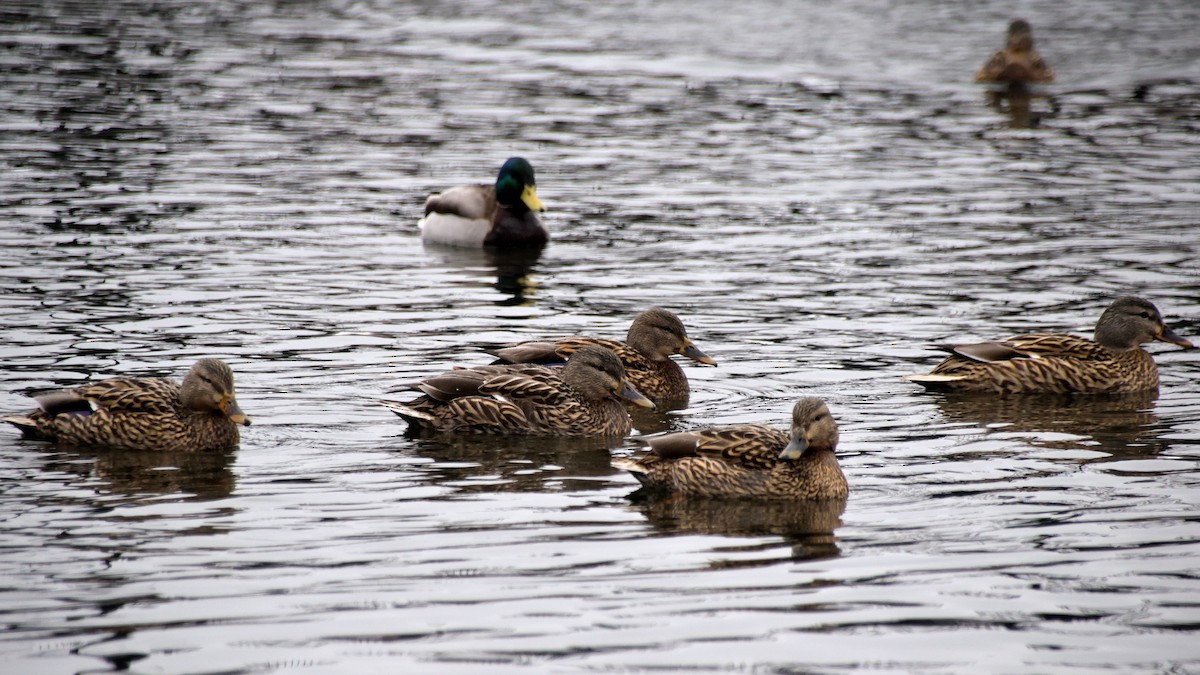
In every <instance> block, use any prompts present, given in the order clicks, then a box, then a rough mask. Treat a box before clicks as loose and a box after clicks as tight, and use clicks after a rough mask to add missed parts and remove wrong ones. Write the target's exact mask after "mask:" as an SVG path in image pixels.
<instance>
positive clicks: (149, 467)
mask: <svg viewBox="0 0 1200 675" xmlns="http://www.w3.org/2000/svg"><path fill="white" fill-rule="evenodd" d="M48 454H49V455H50V459H49V460H48V461H47V462H46V471H48V472H64V473H68V474H75V475H78V476H79V477H80V478H85V479H98V480H99V481H101V485H100V486H98V487H96V489H95V492H97V493H100V494H106V493H111V494H120V495H127V496H129V497H141V496H145V495H177V496H179V497H181V498H183V499H187V500H188V501H211V500H216V499H224V498H225V497H228V496H229V495H230V494H232V493H233V488H234V477H233V471H232V470H231V468H230V467H231V465H232V463H233V458H234V454H235V453H234V452H232V451H226V452H162V451H157V450H156V451H145V450H78V451H75V450H68V451H56V452H53V453H48Z"/></svg>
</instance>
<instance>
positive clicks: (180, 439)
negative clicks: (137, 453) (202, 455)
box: [4, 359, 250, 452]
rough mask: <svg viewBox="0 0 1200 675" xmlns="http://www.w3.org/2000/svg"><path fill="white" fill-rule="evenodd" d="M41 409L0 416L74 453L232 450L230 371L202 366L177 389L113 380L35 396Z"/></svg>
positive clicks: (157, 382) (156, 381)
mask: <svg viewBox="0 0 1200 675" xmlns="http://www.w3.org/2000/svg"><path fill="white" fill-rule="evenodd" d="M35 400H36V401H37V403H38V406H39V408H38V409H37V410H34V411H33V412H30V413H29V414H27V415H14V416H11V417H5V418H4V421H5V422H8V423H10V424H12V425H13V426H15V427H17V428H18V429H20V430H21V432H22V434H24V436H25V437H26V438H34V439H38V440H46V441H52V442H56V443H59V444H62V445H67V446H74V447H100V448H111V449H119V450H150V451H163V452H204V451H215V450H225V449H229V448H232V447H234V446H236V445H237V444H238V440H239V434H238V425H243V424H244V425H248V424H250V419H249V418H248V417H246V415H245V413H243V412H242V409H241V408H239V407H238V404H237V398H236V396H235V394H234V391H233V371H232V370H230V368H229V366H228V365H226V364H225V362H224V361H221V360H218V359H200V360H199V361H197V362H196V364H195V365H193V366H192V368H191V370H189V371H188V373H187V376H186V377H184V378H183V384H182V385H179V384H176V383H175V382H174V381H172V380H167V379H160V378H130V377H118V378H113V379H110V380H102V381H100V382H92V383H90V384H85V385H83V386H80V387H75V388H74V389H65V390H62V391H55V392H50V393H47V394H43V395H41V396H38V397H36V399H35Z"/></svg>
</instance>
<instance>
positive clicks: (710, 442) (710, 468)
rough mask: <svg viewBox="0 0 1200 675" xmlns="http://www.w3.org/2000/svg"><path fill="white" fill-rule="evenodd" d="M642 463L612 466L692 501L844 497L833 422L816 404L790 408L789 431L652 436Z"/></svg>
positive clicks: (749, 428)
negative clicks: (695, 498) (692, 498)
mask: <svg viewBox="0 0 1200 675" xmlns="http://www.w3.org/2000/svg"><path fill="white" fill-rule="evenodd" d="M648 442H649V444H650V452H649V453H647V454H646V455H645V456H643V457H642V458H641V459H639V460H636V461H634V460H629V459H615V460H613V462H612V464H613V466H615V467H616V468H618V469H625V470H626V471H629V472H630V473H632V474H633V475H634V477H635V478H637V479H638V480H639V481H640V482H641V483H642V484H643V485H646V486H647V487H652V488H663V489H666V490H669V491H671V492H676V493H681V494H683V495H688V496H696V497H719V498H736V497H744V498H757V499H844V498H845V497H846V495H847V494H849V487H848V486H847V485H846V476H845V475H844V474H842V469H841V467H839V466H838V461H837V456H836V455H835V454H834V452H835V451H836V450H837V442H838V430H837V423H836V422H835V421H834V420H833V416H832V415H830V414H829V408H828V407H827V406H826V405H825V402H824V401H822V400H821V399H819V398H813V397H806V398H802V399H800V400H799V401H797V402H796V405H795V407H794V408H792V428H791V432H790V433H788V432H783V431H779V430H777V429H772V428H771V427H767V426H761V425H757V424H754V425H745V426H736V427H722V428H713V429H702V430H699V431H685V432H682V433H674V434H667V435H666V436H659V437H658V438H652V439H650V440H649V441H648Z"/></svg>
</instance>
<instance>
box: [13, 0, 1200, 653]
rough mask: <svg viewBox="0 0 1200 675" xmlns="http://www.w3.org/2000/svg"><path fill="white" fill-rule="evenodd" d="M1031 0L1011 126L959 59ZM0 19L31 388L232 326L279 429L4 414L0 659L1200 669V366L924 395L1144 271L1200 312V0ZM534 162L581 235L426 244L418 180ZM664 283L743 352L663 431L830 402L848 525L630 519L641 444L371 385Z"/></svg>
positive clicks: (1158, 287)
mask: <svg viewBox="0 0 1200 675" xmlns="http://www.w3.org/2000/svg"><path fill="white" fill-rule="evenodd" d="M1014 15H1022V16H1025V17H1026V18H1028V19H1030V20H1031V21H1032V23H1033V25H1034V27H1035V30H1036V31H1037V32H1036V34H1037V36H1038V39H1039V47H1040V49H1041V51H1042V54H1043V55H1044V56H1045V58H1046V59H1047V60H1048V61H1049V62H1050V63H1051V65H1052V66H1053V67H1054V68H1055V70H1056V71H1057V74H1058V77H1059V83H1058V84H1056V85H1051V86H1049V87H1047V88H1046V89H1045V90H1044V91H1043V92H1041V93H1042V94H1044V95H1043V96H1040V97H1038V98H1035V99H1033V100H1032V101H1030V102H1029V104H1030V105H1029V109H1028V110H1027V111H1025V112H1023V113H1022V114H1019V115H1016V114H1010V110H1008V108H1005V107H1003V106H1001V107H993V106H990V105H989V104H988V102H987V100H985V96H984V92H982V91H981V90H980V89H979V88H978V87H977V86H975V85H973V84H971V83H970V81H969V80H970V76H971V74H972V73H973V71H974V69H975V68H976V67H977V66H978V65H979V64H980V63H982V61H983V60H984V59H985V58H986V57H987V56H988V55H989V54H990V53H991V52H992V50H993V49H995V48H996V47H997V46H999V44H1000V42H1001V41H1002V35H1003V31H1004V27H1005V25H1006V24H1007V22H1008V20H1009V19H1010V18H1012V17H1013V16H1014ZM0 16H2V17H3V22H2V23H0V59H2V60H3V66H2V68H0V93H2V96H0V166H3V167H4V170H3V171H2V172H0V289H2V291H3V292H2V293H0V331H2V335H3V341H2V343H0V359H2V361H3V364H4V367H3V369H0V411H4V412H18V411H22V410H25V409H28V407H29V405H30V401H29V399H28V397H27V395H28V394H30V393H31V392H34V391H37V390H39V389H46V388H52V387H60V386H69V385H73V384H76V383H79V382H82V381H84V380H86V379H89V378H92V377H99V376H111V375H122V374H123V375H170V376H174V377H181V376H182V374H183V372H184V371H185V370H186V369H187V367H188V366H189V365H190V364H191V363H192V362H193V361H194V360H195V359H197V358H198V357H200V356H217V357H221V358H225V359H226V360H228V361H229V362H230V363H231V364H232V366H233V368H234V370H235V372H236V374H237V385H238V398H239V401H240V402H241V405H242V408H243V409H244V410H245V411H246V412H247V414H249V415H250V416H251V417H252V418H253V420H254V425H253V426H252V427H249V428H248V429H246V430H245V431H244V433H243V440H242V443H241V447H240V448H239V449H238V450H237V451H235V452H231V453H229V454H227V455H217V456H190V455H184V456H163V455H158V454H154V455H143V454H138V453H111V452H108V453H105V452H94V453H85V452H71V451H65V450H57V449H55V448H53V447H50V446H47V445H45V444H39V443H33V442H27V441H20V440H18V438H17V434H16V433H15V431H12V430H5V431H3V432H0V505H2V506H0V512H2V513H3V514H4V515H2V516H0V521H2V522H3V527H2V530H0V541H2V542H3V544H2V546H0V578H2V579H3V582H2V583H0V618H2V620H3V625H4V627H5V630H4V633H3V635H0V657H2V658H3V661H4V662H5V663H6V666H5V671H6V672H12V673H63V672H79V673H95V672H109V671H116V670H129V671H132V672H138V673H200V672H205V673H263V672H305V673H348V672H354V673H366V672H398V671H403V672H489V673H504V672H641V671H662V670H667V671H671V670H699V671H713V672H730V671H742V672H747V671H752V672H838V671H856V670H875V671H879V672H922V673H961V672H983V671H991V672H1039V673H1051V672H1053V673H1073V672H1078V673H1094V672H1097V671H1112V672H1149V671H1155V672H1192V671H1196V670H1200V651H1197V649H1196V647H1195V644H1194V643H1195V631H1196V630H1197V629H1198V628H1200V567H1198V565H1197V562H1196V561H1197V560H1200V541H1198V540H1200V517H1198V510H1197V505H1198V503H1200V470H1198V467H1197V461H1198V460H1200V352H1195V351H1191V352H1189V351H1183V350H1179V349H1176V348H1174V347H1171V346H1169V345H1164V344H1161V343H1158V344H1156V345H1152V346H1150V347H1149V349H1150V351H1152V352H1153V353H1154V354H1155V356H1156V359H1157V361H1158V363H1159V366H1160V369H1161V374H1162V386H1161V389H1160V391H1159V392H1158V394H1157V396H1152V395H1148V396H1141V397H1133V398H1125V399H1115V400H1114V399H1097V400H1090V399H1089V400H1075V401H1071V400H1066V401H1063V400H1057V401H1054V400H1052V401H1045V400H1028V399H1018V400H1007V401H999V402H997V401H986V400H985V401H980V400H969V399H967V400H964V399H962V398H955V397H948V396H944V395H937V394H929V393H925V392H923V391H921V390H920V389H919V387H917V386H916V385H913V384H911V383H908V382H905V381H904V380H903V379H902V376H903V375H904V374H907V373H912V372H919V371H924V370H928V369H929V368H930V367H932V366H933V365H934V364H935V363H936V362H937V360H938V358H939V357H938V356H937V353H936V352H935V351H934V350H932V349H931V348H930V347H929V345H930V344H931V343H936V342H942V341H947V340H971V339H984V338H989V337H1001V336H1004V335H1008V334H1012V333H1015V332H1021V331H1028V330H1042V329H1045V330H1059V331H1072V332H1078V333H1082V334H1090V331H1091V327H1092V326H1093V325H1094V322H1095V320H1096V318H1097V317H1098V316H1099V313H1100V311H1101V310H1102V309H1103V308H1104V307H1105V306H1106V305H1107V304H1108V302H1109V301H1110V300H1111V298H1112V297H1114V296H1116V295H1121V294H1136V295H1142V296H1145V297H1147V298H1149V299H1151V300H1152V301H1153V302H1155V303H1156V304H1157V305H1158V306H1159V308H1160V309H1162V311H1163V312H1164V314H1165V315H1166V316H1167V320H1168V323H1169V324H1171V325H1172V326H1173V327H1174V328H1175V329H1176V331H1177V332H1179V333H1180V334H1181V335H1184V336H1187V337H1190V338H1192V339H1193V340H1195V339H1197V338H1198V337H1200V263H1198V258H1197V256H1198V253H1200V226H1198V220H1200V163H1198V162H1197V161H1196V157H1198V156H1200V42H1197V41H1196V39H1195V36H1196V35H1197V34H1198V33H1200V4H1197V3H1195V2H1192V1H1191V0H1168V1H1166V2H1161V3H1154V4H1153V6H1146V7H1144V8H1141V7H1139V9H1138V10H1137V11H1136V12H1135V11H1134V9H1133V7H1132V6H1131V5H1130V4H1129V3H1126V2H1121V1H1118V0H1087V1H1086V2H1084V1H1083V0H1070V1H1068V2H1062V3H1055V4H1053V5H1047V4H1045V3H1031V2H1028V3H1017V4H1016V6H1014V5H1013V3H999V2H971V3H950V4H946V3H937V2H929V1H921V2H911V3H869V2H861V1H857V2H847V3H821V2H783V1H781V0H775V1H769V0H750V1H749V2H745V3H740V4H738V5H737V7H736V9H734V8H733V7H732V6H731V5H729V4H728V3H716V2H708V1H706V0H702V1H698V2H682V1H679V0H665V1H663V2H655V3H645V2H632V1H629V0H617V1H615V2H608V3H589V2H571V1H562V2H535V3H531V4H529V3H527V4H524V5H519V6H514V5H511V4H505V3H500V2H494V1H492V0H480V1H479V2H455V1H449V2H388V1H387V0H368V1H365V2H364V1H359V0H313V1H311V2H275V3H270V2H268V3H261V2H260V3H249V2H230V1H220V0H218V1H216V2H211V3H193V2H183V1H181V0H164V1H163V2H155V3H144V2H131V1H124V0H118V1H115V2H108V3H95V2H83V1H71V0H59V1H54V0H51V1H49V2H33V1H29V0H15V1H13V2H7V3H6V4H5V7H4V8H3V9H0ZM512 155H522V156H525V157H527V158H529V159H530V161H531V162H532V163H533V164H534V166H535V167H536V169H537V172H538V185H539V195H540V196H541V198H542V201H543V202H544V203H545V204H546V206H547V207H548V208H549V211H548V212H547V213H546V215H545V220H546V222H547V224H548V226H549V227H550V229H551V230H552V232H553V241H552V242H551V244H550V246H549V247H548V248H547V249H546V250H545V251H544V252H543V253H542V254H541V255H540V256H533V257H526V258H524V259H522V258H519V257H518V258H506V259H497V258H496V257H494V256H488V255H485V254H482V253H478V252H469V251H466V252H464V251H454V250H444V249H432V248H430V249H426V248H424V247H423V246H422V245H421V242H420V239H419V237H418V235H417V232H416V229H415V222H416V220H417V218H418V216H419V215H420V207H421V203H422V201H423V198H424V195H425V194H427V193H428V192H430V191H436V190H440V189H442V188H444V187H447V186H450V185H454V184H458V183H461V182H468V181H469V182H475V181H485V182H486V181H490V180H491V179H492V177H493V176H494V175H495V171H496V169H497V168H498V166H499V164H500V163H501V162H502V161H503V160H504V158H506V157H509V156H512ZM651 305H661V306H664V307H667V308H670V309H672V310H674V311H676V312H677V313H678V314H679V315H680V316H681V317H682V318H683V321H684V323H685V324H686V325H687V327H688V330H689V334H690V336H691V337H692V338H693V340H694V341H695V342H696V343H697V345H699V346H700V347H701V348H702V349H703V350H704V351H705V352H706V353H708V354H709V355H711V356H713V357H714V358H715V359H717V361H718V362H719V364H720V365H719V366H718V367H717V368H701V367H696V366H692V365H687V366H685V368H686V370H687V373H688V375H689V377H690V378H691V380H692V385H693V394H692V397H691V401H690V404H689V406H688V407H687V408H685V409H682V410H673V411H662V412H657V413H653V414H640V415H638V416H637V418H636V420H635V426H636V428H637V431H636V433H639V434H646V433H652V432H658V431H663V430H668V429H689V428H694V427H699V426H706V425H712V424H726V423H741V422H759V423H768V424H773V425H777V426H780V427H783V426H785V425H786V424H787V421H788V413H789V411H790V409H791V406H792V403H793V402H794V401H795V399H796V398H798V397H799V396H802V395H816V396H821V397H823V398H824V399H826V400H827V401H828V402H829V405H830V408H831V409H832V410H833V413H834V416H835V417H836V418H837V419H838V421H839V424H840V426H841V437H842V442H841V446H840V451H839V455H840V460H841V463H842V466H843V469H844V471H845V473H846V475H847V477H848V480H849V482H850V485H851V496H850V499H849V501H848V503H847V505H846V507H845V511H844V513H841V514H838V513H836V512H831V511H828V510H819V509H805V508H801V507H795V506H786V505H782V506H781V505H776V506H771V505H762V504H743V505H728V504H725V505H721V504H711V503H688V502H682V503H679V502H676V503H663V502H649V503H640V502H633V501H631V500H630V499H629V498H628V496H629V494H630V493H631V492H632V491H633V490H634V488H635V487H636V483H635V481H634V480H633V479H632V478H631V477H629V476H628V475H626V474H623V473H620V472H617V471H615V470H613V469H612V468H610V466H609V457H610V455H621V456H628V455H632V454H636V453H638V452H640V449H641V448H642V447H643V446H642V444H640V443H639V442H638V441H637V440H636V438H633V439H626V440H624V441H621V442H617V443H605V442H603V441H588V440H584V441H538V440H530V439H514V438H492V439H474V438H472V439H417V438H410V437H407V436H406V435H405V434H404V425H403V423H402V422H401V421H400V420H399V419H398V418H397V417H395V416H394V415H392V414H391V413H390V412H388V411H387V410H385V409H384V408H382V407H380V406H379V405H377V404H376V403H375V399H376V398H378V397H380V396H382V395H386V394H387V392H388V390H389V389H392V388H394V387H395V386H397V385H398V384H399V383H401V382H405V381H410V380H413V379H416V378H418V377H420V376H422V375H426V374H430V373H433V372H436V371H439V370H441V369H443V368H445V367H447V366H449V365H451V364H455V363H483V362H486V361H487V360H488V357H487V356H486V355H484V354H483V353H482V352H481V348H484V347H491V346H495V345H498V344H501V343H506V342H512V341H516V340H521V339H529V338H534V337H548V336H558V335H567V334H573V333H586V334H593V335H601V336H608V337H621V336H623V335H624V332H625V330H626V328H627V327H628V325H629V322H630V321H631V320H632V318H633V317H634V316H635V315H636V314H637V313H638V312H639V311H640V310H642V309H644V308H646V307H648V306H651ZM610 446H612V447H610Z"/></svg>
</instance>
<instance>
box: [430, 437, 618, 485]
mask: <svg viewBox="0 0 1200 675" xmlns="http://www.w3.org/2000/svg"><path fill="white" fill-rule="evenodd" d="M411 443H412V444H413V445H412V447H413V451H414V452H416V453H417V454H419V455H421V456H423V457H427V458H429V459H431V460H433V461H432V462H431V463H429V464H426V465H423V466H422V467H421V472H422V476H423V478H422V480H423V481H424V482H426V483H428V484H429V485H435V486H442V487H452V488H454V490H455V491H457V492H461V493H484V492H534V493H544V492H548V491H549V492H552V491H555V490H573V489H580V488H584V489H586V487H587V486H589V485H591V486H596V485H598V480H599V479H601V478H605V477H608V476H611V475H612V473H613V470H612V467H610V466H609V454H608V453H609V450H611V449H612V448H615V447H617V446H619V445H620V444H621V443H622V439H620V438H613V437H604V436H601V437H583V438H563V437H538V436H530V437H522V438H521V439H520V441H519V442H513V443H504V442H502V441H499V440H498V439H497V438H495V437H479V436H452V435H443V436H437V437H429V438H415V439H411Z"/></svg>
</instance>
